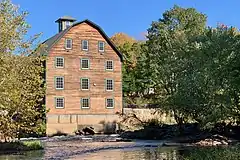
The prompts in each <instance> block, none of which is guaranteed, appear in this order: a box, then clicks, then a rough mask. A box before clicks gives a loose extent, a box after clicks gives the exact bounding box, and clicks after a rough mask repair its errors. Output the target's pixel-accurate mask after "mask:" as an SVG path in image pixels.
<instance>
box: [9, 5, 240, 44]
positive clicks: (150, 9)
mask: <svg viewBox="0 0 240 160" xmlns="http://www.w3.org/2000/svg"><path fill="white" fill-rule="evenodd" d="M12 2H13V3H14V4H17V5H19V6H20V9H21V10H22V11H28V12H29V15H28V17H27V22H28V23H29V24H30V25H31V26H32V28H31V29H30V30H29V32H28V36H31V35H34V34H37V33H43V35H42V36H41V38H40V40H42V41H43V40H45V39H47V38H49V37H51V36H53V35H54V34H56V33H57V32H58V26H57V24H56V23H55V20H57V19H58V18H59V17H61V16H64V15H68V16H71V17H74V18H75V19H77V21H81V20H84V19H89V20H91V21H93V22H94V23H96V24H98V25H99V26H100V27H101V28H102V29H103V30H104V31H105V32H106V33H107V35H108V36H110V37H111V36H112V35H114V34H115V33H118V32H124V33H126V34H128V35H130V36H132V37H134V38H136V39H144V33H145V32H146V31H147V28H149V27H150V24H151V23H152V21H156V20H158V19H159V18H161V17H162V13H163V12H164V11H166V10H169V9H171V8H172V7H173V6H174V4H176V5H179V6H181V7H185V8H186V7H194V8H196V9H197V10H198V11H199V12H201V13H204V14H206V15H207V17H208V21H207V25H208V26H212V27H214V26H216V24H217V23H223V24H225V25H229V26H235V27H238V28H240V16H239V15H240V9H239V6H240V1H239V0H228V1H226V0H222V1H221V0H101V1H99V0H65V1H64V0H12Z"/></svg>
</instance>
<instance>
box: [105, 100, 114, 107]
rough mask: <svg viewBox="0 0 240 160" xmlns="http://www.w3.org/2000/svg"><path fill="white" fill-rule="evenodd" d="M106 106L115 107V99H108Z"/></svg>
mask: <svg viewBox="0 0 240 160" xmlns="http://www.w3.org/2000/svg"><path fill="white" fill-rule="evenodd" d="M106 108H114V99H113V98H107V99H106Z"/></svg>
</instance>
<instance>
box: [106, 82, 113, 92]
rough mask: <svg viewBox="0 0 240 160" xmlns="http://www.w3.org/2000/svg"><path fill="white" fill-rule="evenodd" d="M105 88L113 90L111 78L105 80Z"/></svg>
mask: <svg viewBox="0 0 240 160" xmlns="http://www.w3.org/2000/svg"><path fill="white" fill-rule="evenodd" d="M106 90H107V91H113V80H112V79H107V80H106Z"/></svg>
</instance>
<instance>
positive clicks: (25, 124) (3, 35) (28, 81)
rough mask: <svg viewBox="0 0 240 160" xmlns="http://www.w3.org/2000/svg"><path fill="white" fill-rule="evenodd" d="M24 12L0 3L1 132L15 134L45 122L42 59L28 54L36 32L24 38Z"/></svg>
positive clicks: (33, 46) (36, 49) (25, 25)
mask: <svg viewBox="0 0 240 160" xmlns="http://www.w3.org/2000/svg"><path fill="white" fill-rule="evenodd" d="M26 16H27V13H26V12H22V13H19V10H18V8H17V7H16V6H15V5H14V4H12V3H11V2H10V1H9V0H3V1H1V2H0V28H1V30H0V61H1V63H0V74H1V77H0V134H2V135H3V136H5V137H10V138H14V137H18V136H19V135H20V134H22V133H21V132H24V133H32V132H36V131H37V130H39V126H40V124H42V123H43V121H44V119H45V118H44V117H43V116H44V113H45V108H44V107H43V106H42V102H43V98H44V92H45V88H44V84H43V82H44V79H43V76H42V75H43V72H44V68H43V60H44V59H43V58H42V57H38V56H31V55H33V53H34V52H37V51H38V49H40V48H41V47H39V48H36V47H35V43H34V42H35V40H36V38H37V37H38V35H36V36H34V37H33V38H31V39H29V40H25V36H26V34H27V30H28V29H29V25H28V24H27V23H26V21H25V19H26Z"/></svg>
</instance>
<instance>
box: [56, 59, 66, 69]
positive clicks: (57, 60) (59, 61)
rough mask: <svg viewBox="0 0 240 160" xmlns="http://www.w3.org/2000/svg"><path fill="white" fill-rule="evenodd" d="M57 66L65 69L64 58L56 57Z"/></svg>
mask: <svg viewBox="0 0 240 160" xmlns="http://www.w3.org/2000/svg"><path fill="white" fill-rule="evenodd" d="M55 66H56V68H63V67H64V58H63V57H56V59H55Z"/></svg>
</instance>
